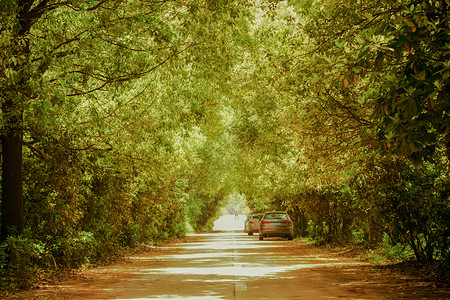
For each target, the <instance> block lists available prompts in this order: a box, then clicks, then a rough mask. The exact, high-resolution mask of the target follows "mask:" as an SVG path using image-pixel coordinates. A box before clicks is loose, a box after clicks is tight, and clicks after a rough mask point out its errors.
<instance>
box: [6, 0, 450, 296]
mask: <svg viewBox="0 0 450 300" xmlns="http://www.w3.org/2000/svg"><path fill="white" fill-rule="evenodd" d="M448 7H449V4H448V1H444V0H402V1H387V0H379V1H362V0H345V1H337V0H336V1H335V0H332V1H328V2H326V3H325V2H323V1H318V0H297V1H263V0H258V1H234V0H231V1H229V0H226V1H204V0H190V1H182V2H177V1H141V0H137V1H120V0H112V1H91V0H89V1H87V0H86V1H64V2H61V1H0V21H1V23H0V26H1V27H0V70H1V72H0V74H1V75H0V105H1V108H0V109H1V110H0V136H1V139H2V161H3V163H4V165H3V170H2V173H1V174H2V183H3V186H2V205H3V204H5V205H6V204H11V203H12V202H14V203H16V204H17V203H19V204H21V203H22V200H21V196H23V204H24V214H25V223H24V224H23V225H24V228H25V231H24V234H22V235H20V234H19V235H15V234H13V232H14V231H13V230H12V229H11V231H9V230H10V228H7V229H8V230H4V231H2V234H3V232H8V234H9V235H10V236H8V237H7V238H5V241H4V242H3V243H2V244H1V250H0V277H1V278H2V279H3V278H8V281H5V283H6V284H7V285H18V286H21V287H22V286H27V285H30V284H32V283H33V282H34V281H35V280H37V279H38V277H39V274H41V273H42V272H44V271H43V270H48V269H55V270H66V269H70V268H78V267H81V266H83V265H86V264H96V263H98V262H100V261H102V260H107V259H108V258H110V257H111V256H113V255H115V253H117V251H119V250H121V249H126V248H129V247H138V246H139V245H141V244H146V243H158V242H159V241H161V240H163V239H167V238H171V237H177V236H182V235H183V234H185V232H186V230H188V228H193V229H195V230H207V229H210V228H211V227H212V224H213V220H214V218H215V217H216V216H217V213H218V211H219V210H220V208H221V207H227V206H226V202H227V201H229V203H230V204H229V205H228V207H232V206H233V205H234V207H235V208H236V209H238V210H242V211H243V210H244V208H243V207H242V205H243V203H242V201H237V200H242V199H244V198H245V199H246V205H247V206H248V208H249V209H250V210H251V211H255V212H256V211H258V212H259V211H264V210H268V209H285V210H287V211H288V212H289V213H290V215H291V216H292V218H293V221H294V223H295V230H296V234H297V235H299V236H307V235H310V236H312V237H314V238H315V239H316V240H317V241H319V242H320V243H350V244H352V243H354V244H358V245H362V246H364V247H372V248H374V249H377V248H379V246H380V245H381V246H382V249H384V250H382V251H385V255H388V256H389V255H392V256H400V257H403V258H405V259H406V258H409V256H407V255H406V256H402V255H404V254H405V253H407V252H408V251H409V249H411V251H413V252H414V255H415V257H416V258H417V259H418V260H422V261H428V262H429V261H432V260H438V261H441V262H447V263H448V260H449V252H448V249H450V247H449V228H448V224H449V223H450V222H449V206H448V205H449V201H448V200H449V195H450V194H449V190H448V186H450V185H449V173H448V162H449V157H450V155H449V149H450V146H449V145H450V142H449V136H450V133H449V128H450V126H449V114H448V112H449V110H450V109H449V104H448V98H449V97H448V96H449V95H448V91H449V82H448V78H449V65H448V56H449V53H450V52H449V45H450V43H449V42H448V34H449V32H448V26H447V25H448V21H449V20H448V18H449V17H448ZM9 141H13V142H14V143H17V145H18V146H20V147H17V148H14V149H12V150H11V149H9V146H10V145H11V144H12V143H11V142H9ZM22 143H23V145H24V149H23V150H22V149H21V146H22ZM10 150H11V151H13V152H14V153H13V154H15V156H11V153H10V152H8V151H10ZM11 157H13V158H11ZM19 158H20V161H19ZM22 160H23V176H22V174H21V172H17V175H18V177H17V178H11V177H10V175H11V173H10V172H9V171H7V170H6V169H5V167H4V166H5V165H6V164H5V162H9V163H11V164H9V165H10V166H11V165H13V166H15V167H14V168H15V169H14V170H16V171H17V170H19V171H21V170H22V169H21V168H19V167H20V166H21V165H22V162H21V161H22ZM18 166H19V167H18ZM8 180H9V181H8ZM7 182H14V183H17V185H15V188H17V190H15V191H13V192H16V193H17V191H21V189H22V188H23V193H22V192H20V193H19V194H20V195H18V194H15V195H13V194H14V193H10V192H11V190H8V189H10V188H11V186H7V185H6V183H7ZM2 210H3V212H2V224H3V221H5V220H7V219H8V221H10V220H9V219H10V218H12V219H14V218H16V217H11V216H10V215H8V214H6V213H5V212H6V211H7V210H6V209H3V208H2ZM13 221H14V220H13ZM16 221H18V227H17V228H16V229H17V231H18V232H19V233H20V231H21V230H20V229H21V228H19V227H20V222H21V220H16ZM5 224H6V223H5ZM13 225H14V224H13ZM4 227H5V226H2V228H3V229H5V228H4ZM380 251H381V250H380ZM404 251H406V252H404ZM408 253H409V252H408Z"/></svg>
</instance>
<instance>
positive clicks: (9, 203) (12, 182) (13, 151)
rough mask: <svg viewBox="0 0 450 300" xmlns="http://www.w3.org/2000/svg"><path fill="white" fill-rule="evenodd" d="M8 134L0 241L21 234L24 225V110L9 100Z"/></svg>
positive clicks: (4, 144) (4, 138)
mask: <svg viewBox="0 0 450 300" xmlns="http://www.w3.org/2000/svg"><path fill="white" fill-rule="evenodd" d="M2 110H3V113H4V114H5V116H6V120H7V121H6V123H7V126H6V127H7V133H6V134H5V135H3V136H2V205H1V210H2V217H1V219H2V221H1V238H0V240H1V241H4V240H5V239H6V238H7V237H8V236H10V235H16V234H21V233H22V232H23V228H24V214H23V195H22V189H23V188H22V178H23V173H22V144H23V143H22V129H21V127H22V124H21V123H22V111H21V107H20V106H19V107H17V105H15V103H14V101H12V100H10V99H7V100H6V102H5V104H4V105H3V107H2Z"/></svg>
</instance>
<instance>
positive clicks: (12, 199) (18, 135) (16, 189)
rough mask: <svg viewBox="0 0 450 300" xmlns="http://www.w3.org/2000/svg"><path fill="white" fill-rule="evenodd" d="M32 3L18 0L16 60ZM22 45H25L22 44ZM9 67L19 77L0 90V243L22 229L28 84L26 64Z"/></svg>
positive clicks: (23, 50) (24, 50) (25, 48)
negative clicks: (0, 130)
mask: <svg viewBox="0 0 450 300" xmlns="http://www.w3.org/2000/svg"><path fill="white" fill-rule="evenodd" d="M32 3H33V1H30V0H22V1H18V3H17V6H18V10H17V13H16V15H17V18H18V21H19V22H18V25H17V26H16V28H15V30H14V32H15V33H16V35H15V36H14V38H13V39H12V41H11V42H12V43H11V47H12V48H11V49H12V50H11V52H10V53H9V55H11V56H15V57H19V58H21V59H22V57H28V56H29V51H30V48H29V42H28V39H27V38H26V36H27V34H28V32H29V30H30V26H31V19H30V15H29V9H30V7H31V5H32ZM24 42H25V43H24ZM10 64H11V65H10V66H9V67H10V68H12V69H14V70H15V71H16V72H17V73H18V74H21V79H20V80H19V82H18V83H15V82H14V81H12V83H11V85H10V86H6V87H4V90H0V95H1V96H2V98H4V99H5V102H4V103H3V105H2V107H1V110H2V112H3V122H4V124H3V125H4V127H3V129H4V132H3V135H2V136H1V143H2V150H1V151H2V184H1V186H2V199H1V234H0V241H4V240H6V239H7V238H8V237H9V236H11V235H20V234H22V233H23V229H24V226H25V224H24V223H25V220H24V211H23V208H24V207H23V195H22V192H23V187H22V184H23V171H22V159H23V158H22V147H23V125H22V123H23V101H24V97H25V95H26V94H27V90H28V88H27V86H26V83H27V81H28V78H27V72H23V70H26V66H25V64H26V62H25V63H24V62H22V64H16V63H10Z"/></svg>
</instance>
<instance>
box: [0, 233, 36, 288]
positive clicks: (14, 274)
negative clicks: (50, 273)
mask: <svg viewBox="0 0 450 300" xmlns="http://www.w3.org/2000/svg"><path fill="white" fill-rule="evenodd" d="M43 255H44V245H43V244H42V243H41V242H39V241H34V240H32V239H31V238H29V237H25V235H23V236H20V237H9V238H7V239H6V241H4V242H3V243H1V244H0V279H1V280H0V288H1V289H4V288H26V287H28V286H30V285H31V284H33V283H34V282H36V281H37V279H38V276H37V274H38V273H39V269H40V267H41V266H42V263H43Z"/></svg>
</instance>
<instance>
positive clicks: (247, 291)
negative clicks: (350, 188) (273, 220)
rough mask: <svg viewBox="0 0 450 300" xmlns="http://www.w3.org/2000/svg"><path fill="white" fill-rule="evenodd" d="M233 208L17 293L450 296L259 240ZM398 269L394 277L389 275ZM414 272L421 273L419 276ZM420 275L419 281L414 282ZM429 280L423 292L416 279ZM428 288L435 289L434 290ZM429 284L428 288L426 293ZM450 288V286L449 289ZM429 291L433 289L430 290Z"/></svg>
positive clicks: (321, 252)
mask: <svg viewBox="0 0 450 300" xmlns="http://www.w3.org/2000/svg"><path fill="white" fill-rule="evenodd" d="M242 221H243V219H242V217H241V218H240V219H238V220H235V219H234V216H227V217H224V218H222V219H221V220H219V221H218V222H217V223H216V226H215V229H216V231H214V232H210V233H203V234H194V235H191V236H189V237H188V238H187V239H186V240H184V241H182V242H179V243H172V244H169V245H167V246H165V247H157V248H155V249H153V250H151V251H149V252H146V253H142V254H139V255H135V256H131V257H128V258H127V259H126V260H125V261H123V262H120V263H118V264H114V265H110V266H106V267H102V268H98V269H93V270H88V271H86V272H85V273H83V274H82V275H80V276H78V277H77V278H75V279H73V280H69V281H66V282H63V283H60V284H59V285H54V286H47V287H43V288H40V289H37V290H33V291H30V292H27V293H23V294H21V295H16V296H15V297H13V298H11V299H122V300H125V299H337V298H341V299H396V298H398V299H420V298H424V297H425V298H428V297H433V298H435V296H436V298H442V299H444V298H445V297H446V296H449V294H448V293H445V291H436V289H435V288H433V287H432V286H431V285H430V284H428V283H424V282H421V281H419V280H416V279H414V278H407V277H405V278H397V277H395V276H394V275H392V274H386V273H383V272H382V270H379V269H377V268H374V267H371V266H369V265H367V264H364V263H361V262H358V261H356V260H353V259H351V258H348V257H343V256H342V255H341V256H339V255H338V254H336V253H334V254H333V253H330V252H329V251H326V249H320V248H316V247H312V246H308V245H306V244H304V243H301V242H298V241H287V240H283V239H278V238H272V239H265V240H264V241H259V240H258V236H257V235H254V236H248V235H246V234H244V233H243V232H242ZM389 276H390V277H389ZM411 280H413V281H411ZM411 282H412V284H411ZM417 284H421V285H422V287H421V288H420V289H419V290H420V293H419V294H417V293H418V292H417V290H418V289H417V288H414V286H415V285H417ZM427 290H428V292H427ZM425 292H426V293H425ZM447 292H448V290H447ZM423 293H425V294H423Z"/></svg>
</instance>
